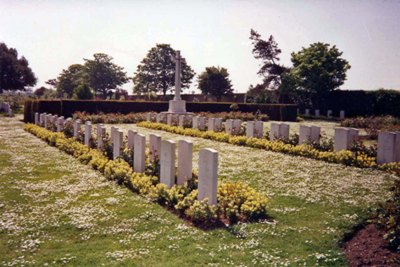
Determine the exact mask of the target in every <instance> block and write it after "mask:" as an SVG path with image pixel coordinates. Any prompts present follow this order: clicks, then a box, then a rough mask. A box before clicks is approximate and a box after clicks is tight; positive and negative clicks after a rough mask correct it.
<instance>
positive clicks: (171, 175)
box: [160, 140, 176, 188]
mask: <svg viewBox="0 0 400 267" xmlns="http://www.w3.org/2000/svg"><path fill="white" fill-rule="evenodd" d="M175 150H176V143H175V142H174V141H171V140H162V141H161V155H160V183H163V184H165V185H166V186H167V187H168V188H171V187H172V186H173V185H174V184H175Z"/></svg>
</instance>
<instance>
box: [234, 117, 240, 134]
mask: <svg viewBox="0 0 400 267" xmlns="http://www.w3.org/2000/svg"><path fill="white" fill-rule="evenodd" d="M241 126H242V121H241V120H233V134H234V135H238V134H240V127H241Z"/></svg>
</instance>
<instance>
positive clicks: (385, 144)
mask: <svg viewBox="0 0 400 267" xmlns="http://www.w3.org/2000/svg"><path fill="white" fill-rule="evenodd" d="M395 161H396V133H393V132H379V134H378V155H377V162H378V164H384V163H391V162H395Z"/></svg>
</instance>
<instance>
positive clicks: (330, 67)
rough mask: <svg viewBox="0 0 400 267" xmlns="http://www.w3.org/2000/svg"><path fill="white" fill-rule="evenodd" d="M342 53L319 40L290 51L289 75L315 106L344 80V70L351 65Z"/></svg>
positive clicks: (321, 102) (320, 103)
mask: <svg viewBox="0 0 400 267" xmlns="http://www.w3.org/2000/svg"><path fill="white" fill-rule="evenodd" d="M342 54H343V52H340V51H339V50H338V49H337V48H336V46H333V47H331V46H330V45H329V44H326V43H320V42H318V43H314V44H311V45H310V47H308V48H304V47H303V49H302V50H301V51H299V52H297V53H295V52H293V53H292V59H291V60H292V62H293V69H292V70H291V75H293V78H294V79H295V81H296V86H297V88H298V90H300V91H304V92H305V93H307V94H308V95H309V97H310V98H311V102H312V104H313V106H314V107H315V108H318V107H319V106H321V105H322V104H323V101H324V99H325V98H326V96H327V94H328V93H329V92H331V91H333V90H335V89H337V88H338V87H339V86H340V85H342V84H343V83H344V81H345V80H346V71H347V70H349V69H350V68H351V66H350V64H349V63H348V61H347V60H345V59H343V58H342V57H341V56H342Z"/></svg>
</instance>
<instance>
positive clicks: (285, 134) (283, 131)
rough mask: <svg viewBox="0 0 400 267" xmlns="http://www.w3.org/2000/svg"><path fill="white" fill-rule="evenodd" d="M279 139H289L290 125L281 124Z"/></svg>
mask: <svg viewBox="0 0 400 267" xmlns="http://www.w3.org/2000/svg"><path fill="white" fill-rule="evenodd" d="M279 137H280V138H284V139H289V124H286V123H281V124H280V125H279Z"/></svg>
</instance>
